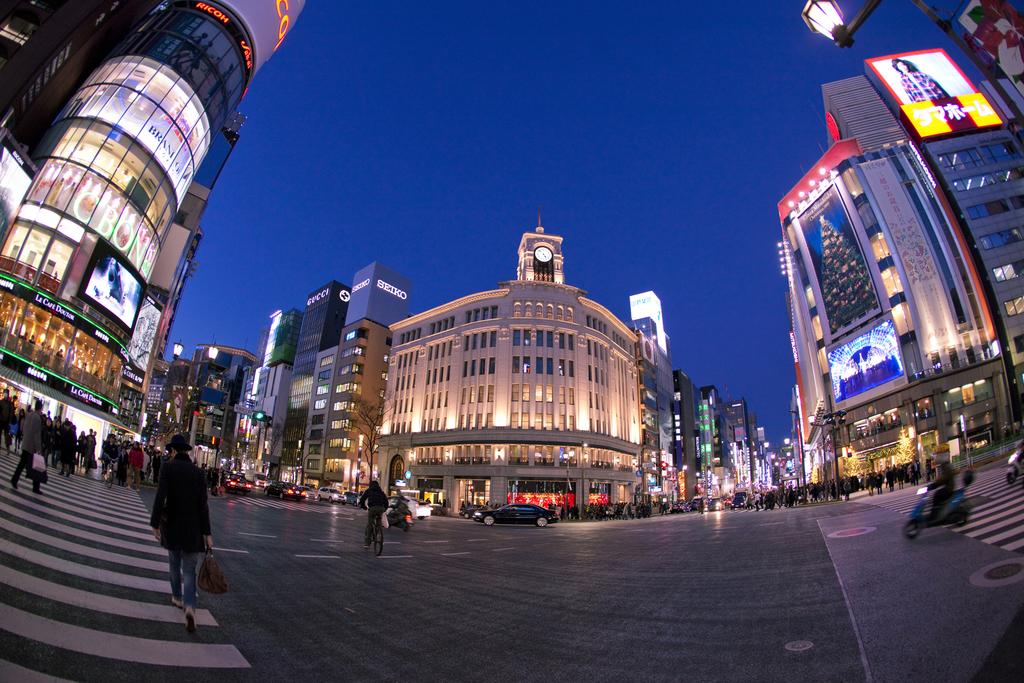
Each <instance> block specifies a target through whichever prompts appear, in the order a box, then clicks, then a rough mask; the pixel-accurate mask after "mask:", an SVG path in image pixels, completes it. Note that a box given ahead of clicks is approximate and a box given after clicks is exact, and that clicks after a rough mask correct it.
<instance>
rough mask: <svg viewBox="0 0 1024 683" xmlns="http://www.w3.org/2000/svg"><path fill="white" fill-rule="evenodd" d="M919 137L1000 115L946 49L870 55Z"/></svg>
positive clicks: (981, 124)
mask: <svg viewBox="0 0 1024 683" xmlns="http://www.w3.org/2000/svg"><path fill="white" fill-rule="evenodd" d="M867 65H868V68H869V69H870V70H871V71H872V72H874V74H875V75H876V76H877V77H878V78H879V79H881V81H882V83H883V84H884V85H885V87H886V88H887V89H888V90H889V92H890V93H892V96H893V97H894V98H896V101H897V102H898V103H899V105H900V109H901V110H902V112H903V114H904V116H905V117H906V119H907V121H909V122H910V125H911V126H912V127H913V129H914V130H915V131H916V132H917V134H918V136H920V137H921V138H928V137H932V136H935V135H944V134H948V133H955V132H965V131H972V130H977V129H978V128H986V127H988V126H998V125H1001V124H1002V122H1003V121H1002V119H1000V118H999V115H998V114H996V111H995V109H994V108H993V107H992V105H991V104H989V102H988V100H987V99H985V96H984V95H982V94H981V93H979V92H978V90H977V89H976V88H975V87H974V84H973V83H971V82H970V80H968V78H967V76H965V75H964V73H963V72H962V71H961V70H960V68H959V67H958V66H957V65H956V64H954V63H953V60H951V59H950V58H949V55H947V54H946V52H945V51H944V50H920V51H917V52H902V53H899V54H895V55H886V56H885V57H875V58H874V59H869V60H867Z"/></svg>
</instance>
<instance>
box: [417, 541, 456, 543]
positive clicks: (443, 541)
mask: <svg viewBox="0 0 1024 683" xmlns="http://www.w3.org/2000/svg"><path fill="white" fill-rule="evenodd" d="M450 542H451V541H420V543H450Z"/></svg>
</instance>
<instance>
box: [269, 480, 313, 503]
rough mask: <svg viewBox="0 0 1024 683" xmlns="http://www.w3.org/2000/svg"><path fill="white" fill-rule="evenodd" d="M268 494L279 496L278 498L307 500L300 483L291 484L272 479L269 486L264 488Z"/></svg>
mask: <svg viewBox="0 0 1024 683" xmlns="http://www.w3.org/2000/svg"><path fill="white" fill-rule="evenodd" d="M264 490H265V491H266V493H267V495H268V496H277V497H278V498H282V499H284V498H294V499H295V500H305V498H304V497H303V492H302V490H301V489H300V488H299V485H298V484H289V483H288V482H285V481H272V482H270V483H269V484H267V488H266V489H264Z"/></svg>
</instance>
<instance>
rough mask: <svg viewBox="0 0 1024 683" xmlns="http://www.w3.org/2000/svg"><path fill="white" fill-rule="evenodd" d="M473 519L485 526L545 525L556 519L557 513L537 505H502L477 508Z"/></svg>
mask: <svg viewBox="0 0 1024 683" xmlns="http://www.w3.org/2000/svg"><path fill="white" fill-rule="evenodd" d="M473 521H475V522H480V523H482V524H484V525H486V526H491V525H492V524H536V525H537V526H547V525H548V524H550V523H553V522H557V521H558V515H556V514H555V513H554V512H552V511H551V510H545V509H544V508H542V507H540V506H539V505H523V504H517V505H503V506H501V507H500V508H498V509H497V510H488V509H483V510H477V511H476V512H474V513H473Z"/></svg>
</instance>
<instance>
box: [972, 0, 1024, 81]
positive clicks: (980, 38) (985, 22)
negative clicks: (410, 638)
mask: <svg viewBox="0 0 1024 683" xmlns="http://www.w3.org/2000/svg"><path fill="white" fill-rule="evenodd" d="M960 25H961V26H963V27H964V38H965V39H966V41H967V43H968V44H969V45H971V46H972V47H973V48H974V50H975V51H976V52H977V53H978V54H979V55H980V56H981V57H982V59H983V60H984V61H986V62H988V63H995V64H996V65H998V66H999V68H1000V69H1001V70H1002V72H1003V73H1004V74H1006V77H1007V78H1009V79H1010V81H1012V82H1013V85H1014V86H1015V87H1016V88H1017V90H1018V91H1019V92H1020V93H1021V94H1022V95H1024V17H1021V15H1020V13H1018V12H1017V10H1016V9H1015V8H1014V7H1013V6H1012V5H1011V4H1010V3H1009V2H1006V1H1005V0H970V2H968V3H967V6H966V7H964V11H963V14H961V15H960Z"/></svg>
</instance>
